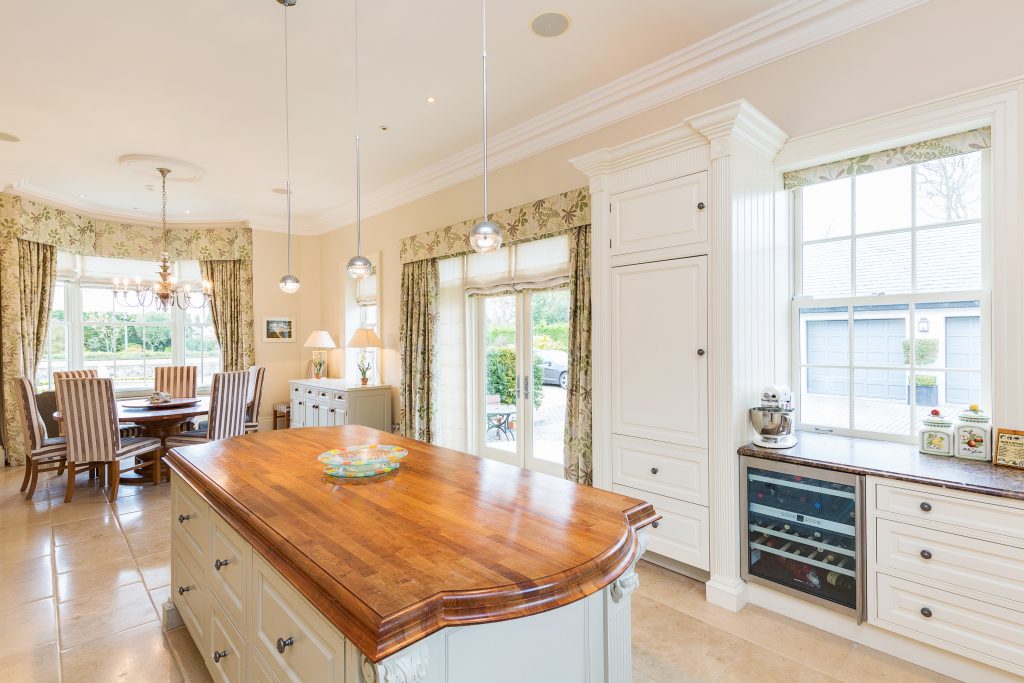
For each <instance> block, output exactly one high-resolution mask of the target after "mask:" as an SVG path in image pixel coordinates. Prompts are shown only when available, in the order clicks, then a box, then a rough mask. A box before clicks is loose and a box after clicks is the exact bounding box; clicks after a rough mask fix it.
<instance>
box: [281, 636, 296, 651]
mask: <svg viewBox="0 0 1024 683" xmlns="http://www.w3.org/2000/svg"><path fill="white" fill-rule="evenodd" d="M294 644H295V641H294V639H292V638H288V639H284V638H278V639H277V651H278V652H280V653H281V654H284V651H285V650H287V649H288V648H289V647H291V646H292V645H294Z"/></svg>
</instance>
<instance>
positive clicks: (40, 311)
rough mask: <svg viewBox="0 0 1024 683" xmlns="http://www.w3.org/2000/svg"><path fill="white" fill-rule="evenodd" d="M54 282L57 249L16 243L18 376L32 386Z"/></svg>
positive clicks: (31, 243) (19, 241) (22, 242)
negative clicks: (27, 379)
mask: <svg viewBox="0 0 1024 683" xmlns="http://www.w3.org/2000/svg"><path fill="white" fill-rule="evenodd" d="M56 281H57V248H56V247H54V246H53V245H52V244H40V243H38V242H29V241H28V240H18V285H19V287H20V289H21V315H20V318H21V320H20V324H21V339H20V341H21V374H22V375H24V376H25V377H28V378H29V379H30V380H32V381H33V382H35V376H36V368H37V367H38V366H39V357H40V356H42V355H43V346H44V345H45V344H46V328H47V327H49V324H50V306H51V304H52V298H53V285H54V283H55V282H56Z"/></svg>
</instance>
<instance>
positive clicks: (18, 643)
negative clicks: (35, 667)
mask: <svg viewBox="0 0 1024 683" xmlns="http://www.w3.org/2000/svg"><path fill="white" fill-rule="evenodd" d="M4 604H5V609H4V610H3V612H2V614H3V623H4V624H5V625H6V624H17V625H18V633H17V637H16V638H14V637H6V636H5V637H3V638H0V658H2V657H6V656H7V655H10V654H14V653H15V652H24V651H27V650H29V649H31V648H34V647H35V646H37V645H45V644H47V643H56V642H57V608H56V605H54V601H53V598H46V599H45V600H37V601H35V602H27V603H25V604H22V605H13V606H6V603H4Z"/></svg>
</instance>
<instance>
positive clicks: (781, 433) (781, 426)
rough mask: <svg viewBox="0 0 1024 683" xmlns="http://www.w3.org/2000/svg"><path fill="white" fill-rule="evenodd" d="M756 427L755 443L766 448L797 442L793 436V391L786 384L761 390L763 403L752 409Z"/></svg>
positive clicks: (752, 419) (783, 446) (789, 445)
mask: <svg viewBox="0 0 1024 683" xmlns="http://www.w3.org/2000/svg"><path fill="white" fill-rule="evenodd" d="M750 424H751V425H753V427H754V432H755V436H754V443H755V444H757V445H758V446H763V447H765V448H791V447H793V446H795V445H796V444H797V439H796V437H795V436H793V391H792V390H791V389H790V388H789V387H787V386H785V385H778V386H769V387H765V388H764V389H762V390H761V405H760V406H759V407H756V408H751V409H750Z"/></svg>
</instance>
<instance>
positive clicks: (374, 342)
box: [348, 327, 384, 349]
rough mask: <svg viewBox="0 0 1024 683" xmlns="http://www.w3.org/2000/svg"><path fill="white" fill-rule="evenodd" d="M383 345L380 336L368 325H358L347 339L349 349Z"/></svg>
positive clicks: (377, 347)
mask: <svg viewBox="0 0 1024 683" xmlns="http://www.w3.org/2000/svg"><path fill="white" fill-rule="evenodd" d="M383 347H384V344H382V343H381V341H380V337H378V336H377V333H376V332H374V331H373V330H371V329H370V328H368V327H360V328H359V329H358V330H356V331H355V333H354V334H353V335H352V338H351V339H349V340H348V348H350V349H380V348H383Z"/></svg>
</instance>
